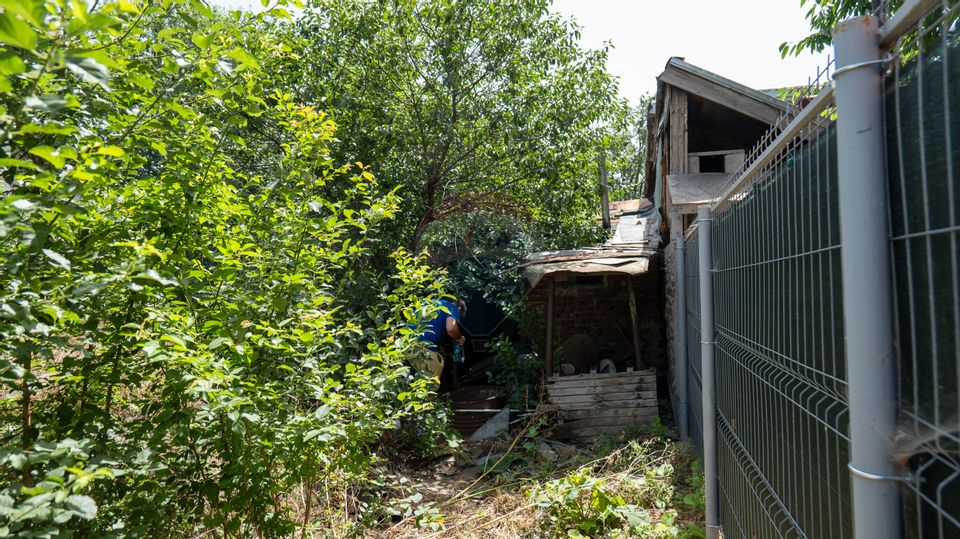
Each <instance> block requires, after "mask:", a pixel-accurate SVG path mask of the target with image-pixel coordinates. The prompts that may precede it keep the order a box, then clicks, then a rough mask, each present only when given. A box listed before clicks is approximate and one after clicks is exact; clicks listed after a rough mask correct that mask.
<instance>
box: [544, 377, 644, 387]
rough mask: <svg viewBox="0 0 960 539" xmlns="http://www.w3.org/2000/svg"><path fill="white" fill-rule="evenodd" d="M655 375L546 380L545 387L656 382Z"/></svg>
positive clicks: (606, 385)
mask: <svg viewBox="0 0 960 539" xmlns="http://www.w3.org/2000/svg"><path fill="white" fill-rule="evenodd" d="M656 383H657V378H656V377H655V376H618V377H616V378H599V379H597V378H594V379H591V378H581V379H578V380H564V381H559V382H554V381H551V382H548V383H547V387H610V386H625V385H631V384H656Z"/></svg>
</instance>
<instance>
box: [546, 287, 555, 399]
mask: <svg viewBox="0 0 960 539" xmlns="http://www.w3.org/2000/svg"><path fill="white" fill-rule="evenodd" d="M547 279H549V280H548V281H547V350H546V363H547V365H546V367H547V380H549V379H550V377H552V376H553V297H554V295H555V294H554V292H555V291H554V277H553V275H550V276H549V277H547Z"/></svg>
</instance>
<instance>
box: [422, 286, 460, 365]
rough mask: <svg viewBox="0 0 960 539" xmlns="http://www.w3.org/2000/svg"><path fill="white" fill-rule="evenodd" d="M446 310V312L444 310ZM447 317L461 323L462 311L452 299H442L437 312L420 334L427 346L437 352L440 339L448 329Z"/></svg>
mask: <svg viewBox="0 0 960 539" xmlns="http://www.w3.org/2000/svg"><path fill="white" fill-rule="evenodd" d="M444 311H446V312H444ZM447 318H453V319H454V320H456V321H457V323H458V324H459V323H460V311H458V310H457V306H456V305H454V303H453V302H452V301H447V300H445V299H442V300H440V302H439V303H438V308H437V312H436V314H435V315H434V316H433V318H432V319H430V320H429V321H428V322H427V323H426V326H425V327H424V329H423V333H421V334H420V337H419V339H420V341H421V342H425V343H427V348H429V349H430V350H432V351H434V352H436V351H437V345H438V344H440V339H441V338H442V337H443V334H444V333H446V331H447Z"/></svg>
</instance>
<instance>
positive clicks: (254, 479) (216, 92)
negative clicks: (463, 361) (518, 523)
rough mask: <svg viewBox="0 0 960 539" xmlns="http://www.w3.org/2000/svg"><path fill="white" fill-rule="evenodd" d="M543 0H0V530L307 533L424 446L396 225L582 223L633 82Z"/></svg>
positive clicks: (425, 285) (570, 235)
mask: <svg viewBox="0 0 960 539" xmlns="http://www.w3.org/2000/svg"><path fill="white" fill-rule="evenodd" d="M548 6H549V4H548V2H546V1H541V2H533V3H531V2H518V3H512V2H510V3H505V4H504V3H499V2H492V1H486V0H473V1H470V2H456V3H448V2H444V1H440V0H436V1H431V2H401V1H397V2H388V3H387V5H386V8H389V9H386V8H384V5H382V3H378V2H358V3H354V2H333V1H329V2H327V1H324V2H318V3H317V5H316V6H315V7H316V8H317V9H315V10H312V11H310V10H308V11H307V12H306V13H304V14H303V15H302V16H301V17H299V18H297V19H296V20H293V19H292V18H291V17H290V15H289V13H288V12H287V8H290V7H297V8H300V7H303V6H302V4H300V2H299V1H298V0H290V1H287V0H280V1H279V2H277V3H276V4H274V7H273V8H272V9H270V10H267V11H265V12H263V13H261V14H258V15H251V14H249V13H241V12H231V13H221V12H216V11H213V10H211V9H210V8H209V6H208V5H207V4H205V3H204V2H202V1H200V0H152V1H151V0H109V1H106V0H96V1H93V2H90V3H88V2H85V1H83V0H71V1H69V2H67V1H66V0H0V10H2V12H0V46H2V48H0V178H2V180H3V183H2V185H0V189H2V191H3V193H2V199H0V384H2V389H0V484H2V491H0V536H4V535H10V536H19V537H67V536H80V537H93V536H96V537H188V536H194V535H196V536H200V535H206V536H216V537H250V536H258V537H273V536H287V535H294V534H299V535H301V536H303V535H305V534H307V533H312V532H311V530H315V529H317V528H316V527H317V526H318V524H317V523H318V522H320V523H323V522H327V523H329V522H334V521H335V520H334V519H333V518H332V517H330V515H332V512H333V511H338V512H337V514H338V515H339V514H340V513H339V507H341V506H340V504H339V501H340V500H349V499H353V498H352V497H351V493H357V492H370V491H372V490H371V489H373V488H374V487H375V486H376V483H377V479H376V477H375V475H374V473H373V472H374V470H375V469H376V468H375V467H374V464H375V463H376V462H378V461H379V460H380V459H381V458H383V455H385V454H388V453H389V451H396V450H397V448H398V447H403V446H404V445H405V444H416V443H418V442H419V443H420V444H421V447H423V446H435V444H436V442H437V440H438V438H439V437H440V436H441V435H442V434H444V433H445V421H444V415H443V411H442V410H440V409H439V407H438V406H437V405H436V403H435V401H434V400H432V398H431V387H430V384H429V383H428V382H427V380H424V379H423V378H422V377H420V376H418V375H416V374H414V373H412V372H410V370H409V369H408V368H407V366H406V363H405V357H406V355H407V353H408V351H409V350H410V348H411V347H412V346H415V344H414V342H413V341H414V339H415V336H414V333H415V330H416V325H417V323H418V322H419V321H420V320H421V319H422V318H423V317H424V316H425V315H427V314H429V313H430V312H431V309H432V305H433V303H434V301H435V299H436V298H437V297H439V296H440V295H441V294H443V293H444V283H445V280H446V277H445V274H444V272H443V271H440V270H437V269H436V268H431V267H430V266H429V265H428V258H426V255H425V254H423V253H422V252H420V251H418V250H411V249H410V246H413V247H416V248H419V247H422V246H423V245H424V244H426V243H428V242H423V241H420V238H421V237H422V236H423V235H424V234H426V233H427V232H428V230H427V225H429V224H430V223H434V222H436V223H439V222H440V221H442V218H445V217H450V216H455V215H462V216H466V215H469V214H471V213H473V212H476V211H479V210H483V211H486V212H493V213H494V214H495V215H501V216H508V218H511V219H513V220H514V221H516V217H518V216H520V215H521V214H520V213H517V212H516V211H514V210H516V209H517V208H524V213H523V214H522V215H523V219H524V220H525V222H524V223H525V224H522V226H520V227H519V229H520V230H521V233H523V234H528V235H529V237H535V238H539V239H538V241H541V242H542V243H543V244H549V245H551V246H558V247H562V246H564V245H565V244H568V243H572V242H577V241H582V240H584V238H593V237H596V230H597V229H596V222H595V220H594V215H595V212H596V208H597V200H598V197H597V194H598V193H597V192H596V190H593V189H578V188H576V187H577V186H578V185H580V183H581V182H580V180H581V179H582V178H583V177H584V175H586V174H588V173H589V170H588V167H589V166H592V165H590V163H592V162H593V158H594V155H595V151H596V140H597V139H596V137H597V136H598V134H600V129H601V128H600V127H599V126H603V125H610V126H615V125H618V124H617V122H620V121H621V120H620V119H621V118H622V115H623V113H624V108H623V106H622V103H620V102H619V101H618V100H617V99H616V98H615V85H614V84H613V81H612V79H611V78H610V77H609V76H608V75H607V74H606V73H605V71H604V69H603V62H604V59H605V56H604V52H603V51H598V52H585V51H581V50H580V49H579V48H578V47H577V46H576V44H575V42H574V36H575V32H576V30H575V28H573V27H571V26H570V25H568V24H567V23H565V22H564V21H562V20H560V19H559V18H558V17H557V16H555V15H553V14H551V13H550V12H549V10H548V9H547V8H548ZM308 7H309V6H308ZM381 8H384V9H381ZM467 20H475V25H474V26H469V25H468V26H463V25H461V24H460V23H461V22H463V21H467ZM434 27H436V28H437V29H446V30H447V31H443V32H441V31H440V30H430V28H434ZM425 28H426V29H425ZM461 28H462V31H460V30H458V31H457V32H453V31H452V29H461ZM410 55H413V57H412V58H408V56H410ZM334 60H336V61H339V62H340V63H336V62H334ZM418 70H419V72H418ZM534 119H535V120H536V121H533V120H534ZM621 123H622V122H621ZM610 129H614V127H610ZM425 194H426V196H424V195H425ZM501 203H502V204H501ZM511 208H512V209H511ZM531 230H535V231H536V232H530V231H531ZM545 231H549V234H547V232H545ZM412 419H415V421H412ZM398 422H399V423H401V424H404V425H410V424H412V425H414V426H413V427H412V428H404V429H401V430H399V431H396V430H395V427H396V425H397V424H398ZM414 446H416V445H414ZM362 503H363V504H365V503H366V502H362ZM355 505H356V506H355V507H353V508H352V509H351V511H353V515H354V516H355V518H349V519H341V520H336V522H339V523H340V524H342V525H343V526H344V528H343V530H342V531H343V533H360V532H359V531H358V530H362V529H363V527H364V526H369V525H372V522H374V520H375V519H374V517H373V516H370V515H374V514H375V513H373V512H369V513H367V512H365V510H364V508H363V507H364V506H363V505H362V504H361V502H358V503H357V504H355ZM415 506H416V503H415V502H413V505H411V506H410V507H411V511H414V513H417V514H420V513H422V508H420V507H415ZM418 512H419V513H418ZM356 515H360V516H359V517H356ZM417 518H418V519H421V520H423V519H427V520H429V519H431V518H433V517H432V516H430V515H429V514H425V515H422V518H421V517H420V516H418V517H417Z"/></svg>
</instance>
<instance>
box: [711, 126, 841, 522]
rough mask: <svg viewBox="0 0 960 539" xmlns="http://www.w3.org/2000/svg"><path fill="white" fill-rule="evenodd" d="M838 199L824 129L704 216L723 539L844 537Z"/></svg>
mask: <svg viewBox="0 0 960 539" xmlns="http://www.w3.org/2000/svg"><path fill="white" fill-rule="evenodd" d="M836 199H837V174H836V136H835V133H834V130H833V128H832V125H831V124H830V123H828V122H823V125H821V126H818V127H816V128H815V129H813V128H812V129H811V130H810V131H808V132H807V133H805V135H804V137H803V138H798V139H797V140H795V141H793V142H792V143H791V144H790V145H789V146H788V147H787V149H785V150H784V151H783V152H782V153H781V154H780V155H779V156H778V157H777V158H776V159H774V160H773V161H772V162H771V163H770V164H769V165H768V166H766V167H765V168H764V170H763V171H762V172H761V174H760V175H759V176H758V181H756V182H755V183H754V184H753V186H752V188H750V189H748V190H746V191H744V192H742V193H741V194H740V195H738V196H737V197H736V200H734V201H733V202H732V203H730V204H729V205H727V206H726V207H725V208H724V209H723V210H722V211H721V212H719V213H718V214H716V215H715V216H714V227H715V228H714V230H715V236H714V258H715V260H714V268H715V269H714V272H715V273H714V289H715V302H714V303H715V306H714V309H715V311H716V332H717V395H718V396H717V406H718V412H719V416H718V422H719V425H718V427H719V432H720V436H719V442H718V451H719V453H720V457H719V458H720V462H721V468H720V474H719V475H720V484H721V489H722V496H721V504H722V509H721V515H722V522H723V524H724V530H725V532H726V535H727V536H729V537H844V536H846V535H848V534H849V531H850V529H851V522H850V507H849V505H850V493H849V481H848V479H847V477H848V476H847V470H846V462H847V458H848V455H847V445H848V440H847V434H846V429H847V416H846V398H845V395H846V381H845V373H844V356H843V338H842V336H843V322H842V320H843V316H842V314H843V313H842V311H841V302H840V266H839V263H840V252H839V247H840V237H839V227H838V215H837V213H838V211H837V201H836ZM746 515H750V516H749V518H745V516H746Z"/></svg>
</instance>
